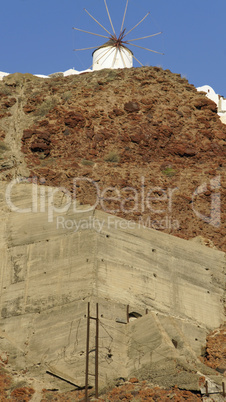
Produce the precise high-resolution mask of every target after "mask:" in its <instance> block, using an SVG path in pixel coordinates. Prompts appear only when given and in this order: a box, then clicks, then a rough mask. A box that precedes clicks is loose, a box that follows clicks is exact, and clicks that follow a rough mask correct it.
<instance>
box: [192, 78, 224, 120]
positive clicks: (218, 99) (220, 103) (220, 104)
mask: <svg viewBox="0 0 226 402" xmlns="http://www.w3.org/2000/svg"><path fill="white" fill-rule="evenodd" d="M197 91H199V92H200V91H202V92H206V96H207V97H208V98H209V99H211V100H212V101H213V102H215V103H216V105H217V109H218V114H220V113H225V112H226V99H225V98H224V97H223V96H220V95H218V94H216V92H215V91H214V89H213V88H211V87H210V86H209V85H203V86H202V87H198V88H197Z"/></svg>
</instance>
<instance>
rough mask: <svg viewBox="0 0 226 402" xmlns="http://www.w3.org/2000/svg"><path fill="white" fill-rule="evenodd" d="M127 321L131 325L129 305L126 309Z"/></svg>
mask: <svg viewBox="0 0 226 402" xmlns="http://www.w3.org/2000/svg"><path fill="white" fill-rule="evenodd" d="M126 321H127V324H128V323H129V304H128V305H127V308H126Z"/></svg>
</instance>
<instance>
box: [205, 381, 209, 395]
mask: <svg viewBox="0 0 226 402" xmlns="http://www.w3.org/2000/svg"><path fill="white" fill-rule="evenodd" d="M205 388H206V396H209V391H208V382H207V381H206V383H205Z"/></svg>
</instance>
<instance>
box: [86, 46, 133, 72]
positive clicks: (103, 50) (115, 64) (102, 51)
mask: <svg viewBox="0 0 226 402" xmlns="http://www.w3.org/2000/svg"><path fill="white" fill-rule="evenodd" d="M131 67H133V52H132V51H131V50H130V49H128V48H127V47H126V46H122V45H121V46H119V47H117V46H115V42H114V41H113V40H109V41H108V42H106V43H105V44H104V45H102V46H100V47H99V48H98V49H96V50H94V52H93V70H94V71H95V70H102V69H103V68H111V69H117V68H131Z"/></svg>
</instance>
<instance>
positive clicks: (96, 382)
mask: <svg viewBox="0 0 226 402" xmlns="http://www.w3.org/2000/svg"><path fill="white" fill-rule="evenodd" d="M98 353H99V306H98V303H97V304H96V351H95V398H98V364H99V362H98Z"/></svg>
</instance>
